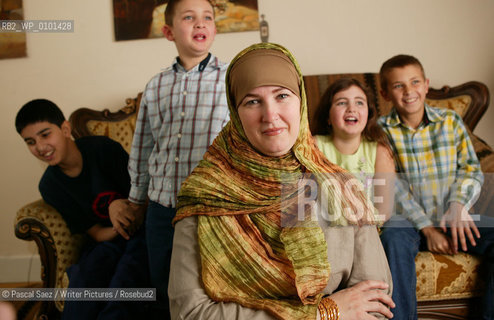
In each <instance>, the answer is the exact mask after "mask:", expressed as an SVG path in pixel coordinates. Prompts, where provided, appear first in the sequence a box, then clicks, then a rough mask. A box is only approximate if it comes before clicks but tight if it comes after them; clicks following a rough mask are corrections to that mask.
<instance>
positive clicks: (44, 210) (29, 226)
mask: <svg viewBox="0 0 494 320" xmlns="http://www.w3.org/2000/svg"><path fill="white" fill-rule="evenodd" d="M15 235H16V237H18V238H19V239H23V240H28V241H35V242H36V244H37V246H38V251H39V255H40V259H41V265H42V271H41V279H42V281H43V287H45V288H61V287H64V285H63V283H62V281H63V276H64V273H65V270H66V269H67V267H69V266H70V265H72V264H73V263H75V262H76V261H77V259H78V258H79V254H80V248H81V247H82V244H83V242H84V240H85V238H86V237H85V236H84V235H72V234H71V233H70V231H69V229H68V227H67V224H66V223H65V221H64V220H63V218H62V216H61V215H60V213H58V212H57V211H56V210H55V209H54V208H53V207H51V206H50V205H48V204H47V203H45V202H44V201H43V200H41V199H40V200H37V201H34V202H31V203H29V204H27V205H25V206H23V207H22V208H21V209H19V211H17V215H16V218H15ZM43 307H46V309H48V310H44V312H47V314H50V313H51V312H52V311H53V310H52V308H54V306H53V303H48V304H45V305H43ZM57 307H58V308H61V305H60V306H59V305H58V304H57ZM42 312H43V310H42Z"/></svg>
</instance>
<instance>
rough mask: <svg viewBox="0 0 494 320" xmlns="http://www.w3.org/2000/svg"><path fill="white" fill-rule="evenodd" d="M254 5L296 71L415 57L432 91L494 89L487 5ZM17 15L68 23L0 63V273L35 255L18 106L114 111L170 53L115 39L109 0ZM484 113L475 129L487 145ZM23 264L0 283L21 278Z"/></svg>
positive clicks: (492, 12)
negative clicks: (26, 212)
mask: <svg viewBox="0 0 494 320" xmlns="http://www.w3.org/2000/svg"><path fill="white" fill-rule="evenodd" d="M258 1H259V9H260V12H261V13H264V14H265V15H266V19H267V20H268V22H269V25H270V33H271V35H270V41H273V42H277V43H280V44H283V45H285V46H286V47H287V48H289V49H290V50H292V52H293V53H294V54H295V56H296V57H297V58H298V60H299V63H300V65H301V67H302V70H303V72H304V73H305V74H318V73H341V72H376V71H378V69H379V67H380V65H381V63H382V62H383V61H384V60H385V59H387V58H389V57H391V56H392V55H395V54H398V53H409V54H413V55H415V56H417V57H418V58H419V59H420V60H421V61H422V63H423V64H424V67H425V69H426V72H427V76H428V77H429V78H430V79H431V85H432V86H434V87H441V86H443V85H445V84H449V85H457V84H460V83H462V82H465V81H469V80H478V81H482V82H484V83H486V84H487V85H488V86H489V89H490V91H491V92H493V93H494V1H492V0H473V1H458V0H457V1H451V0H435V1H430V0H415V1H404V0H402V1H395V0H375V1H367V0H310V1H300V0H258ZM302 3H303V5H302ZM24 13H25V19H73V20H74V21H75V32H74V33H70V34H33V33H30V34H28V35H27V47H28V49H27V50H28V57H27V58H20V59H8V60H0V94H1V97H2V102H1V109H0V139H1V146H2V150H3V157H2V165H1V167H0V172H1V173H0V176H1V177H2V179H1V181H2V183H1V185H0V194H2V197H1V199H2V203H3V206H2V214H1V215H0V268H2V270H0V274H7V273H6V272H5V271H6V269H12V268H15V267H13V266H14V263H13V262H12V263H10V262H9V261H24V262H27V263H28V262H29V259H28V258H29V257H30V256H32V255H33V254H35V253H36V249H35V247H34V246H33V245H29V244H28V243H27V242H24V241H21V240H18V239H17V238H15V236H14V233H13V220H14V216H15V211H16V210H17V209H18V208H19V207H20V206H21V205H23V204H25V203H27V202H28V201H33V200H36V199H37V198H39V193H38V191H37V183H38V180H39V178H40V176H41V174H42V172H43V169H44V166H43V165H42V164H41V163H40V162H39V161H37V160H36V159H34V158H33V157H32V156H31V155H30V154H29V152H28V150H27V148H26V147H25V146H24V145H23V142H22V140H21V139H20V138H19V137H18V136H17V134H16V132H15V130H14V124H13V123H14V118H15V114H16V112H17V110H18V108H19V107H20V106H21V105H22V104H23V103H25V102H27V101H28V100H30V99H34V98H39V97H45V98H49V99H52V100H53V101H55V102H56V103H57V104H58V105H59V106H61V107H62V109H63V111H64V112H65V114H66V115H69V114H70V113H71V112H72V111H73V110H75V109H76V108H80V107H91V108H110V109H112V110H115V109H116V108H118V107H119V106H122V105H123V102H124V100H125V98H126V97H132V96H135V94H136V93H137V92H138V91H140V90H142V89H143V87H144V85H145V83H146V82H147V80H148V79H149V78H150V77H151V76H153V75H154V74H155V73H157V72H158V71H159V70H160V68H163V67H166V66H168V65H169V64H170V63H171V62H172V59H173V58H174V56H175V54H176V53H175V48H174V46H173V43H171V42H168V41H167V40H164V39H153V40H137V41H123V42H115V41H114V40H113V17H112V1H110V0H107V1H101V0H86V1H77V0H43V1H39V0H24ZM259 39H260V37H259V34H258V33H257V32H245V33H232V34H219V35H217V37H216V41H215V44H214V46H213V48H212V52H213V53H215V54H216V55H218V56H219V57H220V58H221V59H223V60H224V61H228V60H230V59H231V58H232V57H233V56H234V55H235V54H236V53H237V52H238V51H239V50H240V49H243V48H244V47H246V46H248V45H250V44H252V43H255V42H258V41H259ZM493 109H494V108H491V109H490V110H489V111H488V112H487V114H486V115H485V116H484V117H483V119H482V121H481V122H480V124H479V126H478V128H477V129H476V133H477V134H479V135H480V136H481V137H482V138H484V139H486V140H487V141H488V142H489V143H490V144H492V145H494V131H493V130H490V128H489V126H490V125H491V123H493V120H494V110H493ZM17 258H19V259H17ZM17 264H22V262H17ZM22 267H23V266H19V267H18V268H17V269H19V270H20V271H19V272H20V275H15V274H12V273H8V274H9V275H8V276H4V277H3V278H1V277H0V282H1V281H3V282H5V281H9V280H10V281H23V280H25V278H27V271H25V270H27V267H26V268H25V269H23V268H22ZM6 277H7V279H6ZM19 278H21V279H19Z"/></svg>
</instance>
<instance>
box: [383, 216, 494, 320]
mask: <svg viewBox="0 0 494 320" xmlns="http://www.w3.org/2000/svg"><path fill="white" fill-rule="evenodd" d="M475 223H476V224H477V227H478V228H479V232H480V239H475V241H476V242H477V246H475V247H473V246H471V245H470V242H469V241H467V243H468V252H469V253H472V254H477V255H482V256H483V257H484V263H486V264H487V265H486V267H487V268H486V269H487V270H488V276H487V288H486V292H485V295H484V301H483V319H485V320H494V218H491V217H486V216H482V217H481V220H480V221H478V222H477V221H476V222H475ZM448 233H449V231H448ZM381 241H382V244H383V247H384V251H385V252H386V256H387V258H388V263H389V268H390V269H391V275H392V277H393V297H392V298H393V301H394V302H395V303H396V308H394V309H392V310H391V311H392V312H393V314H394V318H393V319H397V320H402V319H403V320H405V319H406V320H408V319H410V320H415V319H417V296H416V285H417V278H416V274H415V256H416V255H417V253H418V251H419V248H420V249H425V250H427V247H426V245H427V243H426V241H425V237H424V236H422V235H421V233H419V232H418V231H417V230H416V229H415V228H414V227H413V225H412V224H411V223H410V222H409V221H408V220H406V219H405V218H403V217H400V216H395V217H393V218H391V219H390V220H389V221H388V222H386V223H385V224H384V226H383V232H382V234H381Z"/></svg>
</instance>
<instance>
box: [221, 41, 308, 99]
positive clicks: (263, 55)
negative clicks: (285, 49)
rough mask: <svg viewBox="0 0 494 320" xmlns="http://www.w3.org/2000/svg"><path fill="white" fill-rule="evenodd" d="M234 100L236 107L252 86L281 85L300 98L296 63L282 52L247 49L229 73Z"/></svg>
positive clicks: (231, 93) (231, 94)
mask: <svg viewBox="0 0 494 320" xmlns="http://www.w3.org/2000/svg"><path fill="white" fill-rule="evenodd" d="M228 83H229V86H230V88H231V91H230V99H231V101H232V103H233V105H234V106H235V107H237V108H238V106H239V104H240V103H241V102H242V100H243V99H244V98H245V96H246V95H247V93H249V92H250V91H251V90H252V89H255V88H257V87H262V86H280V87H284V88H287V89H289V90H290V91H292V92H293V93H295V94H296V95H297V97H298V98H299V99H300V79H299V77H298V74H297V70H296V69H295V66H294V65H293V63H292V62H291V61H290V59H289V58H288V57H287V56H286V55H284V54H283V53H282V52H281V51H274V50H268V49H260V50H255V51H250V52H247V53H246V54H245V55H244V56H243V57H242V59H241V60H239V61H238V62H237V63H235V64H234V65H233V66H232V67H231V69H230V73H229V78H228Z"/></svg>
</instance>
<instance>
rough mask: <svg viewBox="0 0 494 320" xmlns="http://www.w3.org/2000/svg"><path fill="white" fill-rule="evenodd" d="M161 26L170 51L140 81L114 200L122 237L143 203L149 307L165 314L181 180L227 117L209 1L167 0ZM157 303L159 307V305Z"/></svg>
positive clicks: (221, 65) (222, 70)
mask: <svg viewBox="0 0 494 320" xmlns="http://www.w3.org/2000/svg"><path fill="white" fill-rule="evenodd" d="M163 33H164V35H165V37H166V38H167V39H168V40H169V41H173V42H174V43H175V46H176V48H177V51H178V57H177V58H176V60H175V61H174V63H173V64H172V65H171V66H170V67H168V68H166V69H165V70H164V71H162V72H161V73H159V74H157V75H156V76H154V77H153V78H152V79H151V80H150V81H149V82H148V84H147V85H146V89H145V90H144V92H143V95H142V100H141V104H140V108H139V114H138V117H137V123H136V129H135V132H134V139H133V142H132V148H131V152H130V157H129V173H130V178H131V189H130V193H129V199H128V200H125V202H123V201H120V202H117V204H119V205H120V210H117V209H116V211H118V212H120V213H121V215H120V216H121V220H120V222H121V223H120V225H117V227H116V229H117V230H118V231H119V233H121V234H122V235H123V236H125V235H126V233H127V230H132V229H133V226H134V221H136V220H140V219H138V218H136V217H140V216H141V215H142V214H143V211H144V209H145V204H146V202H147V200H148V199H149V205H148V207H147V210H146V244H147V246H148V257H149V268H150V275H151V284H152V286H153V287H156V292H157V300H158V306H157V308H155V309H157V310H158V311H157V314H158V316H160V317H161V318H163V319H169V318H170V314H169V303H168V294H167V290H168V276H169V273H170V259H171V252H172V246H173V233H174V232H173V227H172V219H173V218H174V217H175V206H176V198H177V194H178V191H179V190H180V185H181V184H182V181H183V180H185V178H186V177H187V176H188V175H189V174H190V173H191V172H192V170H193V169H194V168H195V166H196V165H197V164H198V163H199V161H200V160H201V159H202V157H203V155H204V153H205V152H206V150H207V148H208V146H209V145H210V144H211V143H212V142H213V140H214V138H215V137H216V136H217V135H218V133H219V132H220V131H221V129H222V128H223V127H224V126H225V125H226V123H227V122H228V121H229V111H228V106H227V102H226V94H225V73H226V69H227V64H225V63H223V62H221V61H219V59H218V58H217V57H215V56H214V55H212V54H211V53H210V52H209V49H210V48H211V46H212V44H213V40H214V37H215V35H216V26H215V22H214V8H213V5H212V3H211V2H210V1H209V0H170V1H168V3H167V7H166V10H165V27H164V28H163ZM160 309H161V310H160Z"/></svg>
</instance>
